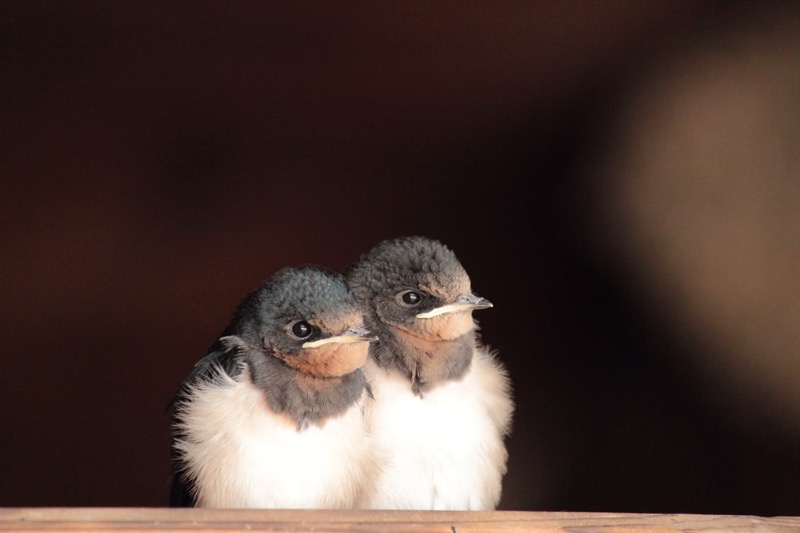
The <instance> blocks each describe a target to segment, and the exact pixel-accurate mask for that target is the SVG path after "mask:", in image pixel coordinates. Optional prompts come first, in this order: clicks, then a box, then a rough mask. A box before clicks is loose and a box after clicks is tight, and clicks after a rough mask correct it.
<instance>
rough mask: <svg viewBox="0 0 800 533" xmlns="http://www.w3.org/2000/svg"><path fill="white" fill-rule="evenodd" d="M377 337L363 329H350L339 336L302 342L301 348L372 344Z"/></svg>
mask: <svg viewBox="0 0 800 533" xmlns="http://www.w3.org/2000/svg"><path fill="white" fill-rule="evenodd" d="M376 340H378V337H376V336H374V335H372V334H371V333H370V332H369V330H367V329H366V328H363V327H355V328H350V329H348V330H347V331H345V332H344V333H342V334H341V335H336V336H335V337H328V338H325V339H319V340H316V341H311V342H304V343H303V348H319V347H320V346H324V345H326V344H352V343H354V342H373V341H376Z"/></svg>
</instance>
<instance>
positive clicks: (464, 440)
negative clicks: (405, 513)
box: [358, 348, 513, 510]
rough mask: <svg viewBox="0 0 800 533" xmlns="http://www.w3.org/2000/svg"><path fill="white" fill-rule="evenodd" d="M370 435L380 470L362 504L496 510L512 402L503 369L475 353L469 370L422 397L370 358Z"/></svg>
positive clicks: (479, 350)
mask: <svg viewBox="0 0 800 533" xmlns="http://www.w3.org/2000/svg"><path fill="white" fill-rule="evenodd" d="M363 371H364V374H365V376H366V377H367V381H368V382H369V383H370V387H371V389H372V393H373V395H374V397H375V400H374V401H368V402H367V410H366V420H367V430H368V431H369V433H370V434H371V436H372V438H373V439H374V440H375V447H376V452H377V454H378V457H379V458H380V461H381V471H380V472H378V473H377V479H376V480H375V482H374V484H373V486H372V488H371V489H369V490H368V491H365V492H364V494H363V496H362V497H361V498H360V499H359V501H358V506H359V507H361V508H366V509H433V510H493V509H494V508H495V507H496V506H497V503H498V502H499V500H500V493H501V481H502V477H503V475H504V474H505V472H506V459H507V452H506V448H505V445H504V443H503V438H504V437H505V435H506V434H507V433H508V431H509V426H510V422H511V414H512V411H513V403H512V401H511V398H510V393H509V389H510V385H509V380H508V377H507V374H506V372H505V370H504V369H503V368H502V367H501V366H500V364H499V363H498V362H497V361H495V359H494V357H493V356H492V354H490V353H489V352H488V351H487V350H486V349H485V348H476V349H475V351H474V356H473V360H472V364H471V367H470V370H469V371H468V372H467V374H466V375H465V376H464V377H463V378H462V379H459V380H454V381H448V382H445V383H442V384H440V385H437V386H436V387H434V388H433V389H431V390H430V391H428V392H426V393H425V394H424V396H422V397H421V396H419V395H416V394H414V393H413V392H412V390H411V387H410V384H409V380H408V378H406V377H405V376H402V375H401V374H400V373H398V372H396V371H393V370H391V369H383V368H381V367H379V366H378V365H376V364H375V362H374V361H373V360H372V359H370V360H368V361H367V363H366V365H365V366H364V368H363Z"/></svg>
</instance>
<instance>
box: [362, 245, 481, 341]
mask: <svg viewBox="0 0 800 533" xmlns="http://www.w3.org/2000/svg"><path fill="white" fill-rule="evenodd" d="M348 283H349V284H350V287H351V289H352V291H353V294H355V296H356V299H357V300H358V301H359V303H360V304H361V305H362V306H363V309H364V310H365V312H367V313H369V314H370V315H371V316H372V317H373V318H374V319H376V320H377V321H378V322H380V323H381V324H382V325H384V326H389V327H391V328H396V329H399V330H402V331H406V332H408V333H409V334H412V335H417V336H419V337H422V338H425V339H429V340H451V339H454V338H457V337H460V336H461V335H463V334H465V333H468V332H469V331H471V330H472V328H473V322H472V317H471V312H472V311H473V310H475V309H485V308H487V307H491V306H492V304H491V303H489V301H488V300H485V299H484V298H480V297H478V296H476V295H474V294H473V293H472V290H471V289H470V280H469V276H468V275H467V272H466V271H465V270H464V267H462V266H461V263H460V262H459V261H458V259H457V258H456V256H455V254H454V253H453V252H452V251H451V250H450V249H449V248H447V247H446V246H445V245H443V244H442V243H440V242H438V241H435V240H432V239H427V238H424V237H405V238H400V239H395V240H390V241H385V242H382V243H381V244H379V245H378V246H376V247H375V248H373V249H372V250H370V251H369V252H367V253H366V254H364V255H363V256H362V257H361V259H360V260H359V261H358V263H356V265H354V266H353V267H352V268H351V269H350V272H349V273H348Z"/></svg>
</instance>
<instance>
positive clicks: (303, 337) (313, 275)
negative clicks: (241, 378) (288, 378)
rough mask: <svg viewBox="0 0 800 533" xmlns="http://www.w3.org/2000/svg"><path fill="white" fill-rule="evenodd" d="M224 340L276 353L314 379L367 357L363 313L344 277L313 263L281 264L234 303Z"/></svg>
mask: <svg viewBox="0 0 800 533" xmlns="http://www.w3.org/2000/svg"><path fill="white" fill-rule="evenodd" d="M227 333H229V334H230V336H229V337H227V338H228V339H229V340H228V341H227V342H228V343H231V342H233V343H241V344H243V345H245V346H246V347H248V348H249V350H248V351H249V352H250V353H252V352H253V351H255V352H256V353H260V354H262V355H263V356H264V357H275V358H277V359H280V360H281V361H283V362H284V363H286V364H287V365H288V366H290V367H292V368H294V369H296V370H298V371H299V372H301V373H303V374H305V375H309V376H313V377H321V378H328V377H340V376H344V375H346V374H350V373H352V372H354V371H355V370H357V369H358V368H359V367H360V366H361V365H362V364H363V363H364V361H365V360H366V357H367V354H368V350H369V347H368V344H369V341H371V340H374V337H371V336H370V334H369V332H368V331H367V330H366V329H365V328H364V323H363V317H362V314H361V312H360V311H359V309H358V307H357V305H356V303H355V301H354V300H353V296H352V294H351V293H350V291H349V290H348V287H347V285H346V283H345V280H344V278H343V276H341V275H340V274H337V273H335V272H332V271H328V270H326V269H322V268H319V267H314V266H307V267H300V268H285V269H283V270H281V271H280V272H278V273H277V274H275V275H274V276H273V277H272V278H270V279H269V280H268V281H266V282H265V283H263V284H262V285H261V286H260V287H259V288H258V289H256V290H255V291H254V292H253V293H251V294H250V295H249V296H248V297H247V298H245V300H244V301H243V302H242V303H241V304H240V305H239V307H238V309H237V310H236V312H235V314H234V319H233V322H232V324H231V327H230V328H229V330H228V331H227Z"/></svg>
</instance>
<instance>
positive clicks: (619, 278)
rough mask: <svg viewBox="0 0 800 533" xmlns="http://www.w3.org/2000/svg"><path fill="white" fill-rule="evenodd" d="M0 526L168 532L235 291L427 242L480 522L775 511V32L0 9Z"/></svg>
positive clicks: (787, 380) (795, 454)
mask: <svg viewBox="0 0 800 533" xmlns="http://www.w3.org/2000/svg"><path fill="white" fill-rule="evenodd" d="M0 176H2V181H1V182H0V183H1V185H0V254H2V255H1V257H2V260H1V261H0V295H2V298H0V319H1V320H2V327H0V341H2V362H3V371H2V372H0V406H2V407H0V427H2V428H3V430H2V435H0V505H3V506H109V505H114V506H161V505H165V504H166V502H167V493H168V482H169V468H170V467H169V450H168V448H169V437H168V423H169V420H168V417H167V416H166V414H165V408H166V406H167V403H168V402H169V400H170V398H171V396H172V394H173V392H174V391H175V390H176V388H177V386H178V384H179V383H180V382H181V380H182V379H183V377H184V376H185V375H186V374H187V373H188V371H189V369H190V368H191V367H192V365H193V364H194V362H195V361H196V360H197V359H199V358H200V357H201V356H202V355H203V354H204V351H205V349H206V347H207V346H208V345H209V343H210V342H211V341H212V340H213V339H214V338H215V336H216V335H217V334H218V332H219V331H220V330H221V329H222V327H223V326H224V325H225V324H226V323H227V321H228V319H229V317H230V314H231V312H232V311H233V309H234V308H235V306H236V305H237V304H238V302H239V301H240V299H241V298H242V297H244V296H245V295H246V294H247V293H248V292H249V291H250V290H251V289H253V288H255V287H256V286H257V285H258V284H259V283H260V282H261V281H262V280H263V279H265V278H267V277H269V276H270V275H272V274H273V273H274V272H275V271H276V270H278V269H279V268H281V267H283V266H284V265H288V264H302V263H317V264H323V265H327V266H329V267H332V268H335V269H344V268H346V267H347V266H348V265H349V264H350V263H351V262H352V261H354V260H355V259H356V258H357V257H358V256H359V254H360V253H362V252H364V251H366V250H367V249H368V248H370V247H371V246H373V245H375V244H377V243H378V242H379V241H381V240H383V239H386V238H392V237H397V236H401V235H410V234H422V235H426V236H430V237H434V238H438V239H440V240H442V241H443V242H445V243H446V244H448V245H449V246H450V247H452V248H453V249H454V250H455V252H456V253H457V255H458V256H459V258H460V259H461V261H462V263H463V264H464V266H465V268H466V269H467V270H468V272H470V274H471V277H472V281H473V287H474V289H475V290H476V292H478V293H479V294H481V295H482V296H485V297H487V298H489V299H490V300H491V301H492V302H494V304H495V307H494V309H491V310H488V311H483V312H480V313H479V314H478V315H477V318H478V319H479V320H480V323H481V327H482V331H483V338H484V340H485V341H486V342H487V343H489V344H490V345H491V346H492V347H494V348H496V349H497V350H498V351H499V354H500V357H501V359H502V360H503V361H504V362H505V364H506V365H507V367H508V369H509V371H510V373H511V376H512V378H513V381H514V385H515V389H516V400H517V411H516V415H515V422H514V432H513V436H512V437H511V438H510V440H509V442H508V444H509V450H510V461H509V473H508V475H507V476H506V480H505V490H504V496H503V501H502V504H501V507H502V508H503V509H519V510H547V511H557V510H568V511H615V512H623V511H626V512H665V513H671V512H691V513H729V514H759V515H799V514H800V327H799V326H800V275H799V273H800V268H798V267H800V209H798V208H800V180H799V178H800V9H798V8H797V7H796V6H795V4H794V3H791V2H787V3H779V2H771V3H766V2H765V3H749V2H733V3H731V2H713V1H706V2H700V1H686V0H674V1H669V2H666V1H664V2H640V1H638V0H608V1H604V2H594V1H564V2H512V1H496V2H495V1H492V2H489V1H485V2H481V1H465V2H450V1H434V2H411V1H409V2H397V1H387V2H355V1H353V2H344V1H342V2H334V1H319V2H302V1H300V2H254V1H253V2H250V1H239V2H223V1H214V2H212V1H203V0H198V1H195V2H191V3H186V2H172V1H166V2H143V1H118V2H105V1H83V2H56V1H53V2H44V1H24V2H23V1H2V2H0Z"/></svg>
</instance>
